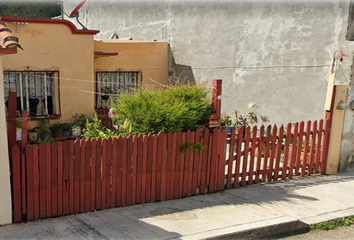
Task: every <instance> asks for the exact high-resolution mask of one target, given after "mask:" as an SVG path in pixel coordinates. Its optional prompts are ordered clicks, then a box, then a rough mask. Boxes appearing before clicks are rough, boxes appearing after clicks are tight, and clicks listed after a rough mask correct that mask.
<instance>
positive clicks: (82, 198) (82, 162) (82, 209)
mask: <svg viewBox="0 0 354 240" xmlns="http://www.w3.org/2000/svg"><path fill="white" fill-rule="evenodd" d="M80 146H81V148H80V204H79V205H80V212H85V168H86V167H85V165H86V158H85V153H86V141H85V140H81V141H80Z"/></svg>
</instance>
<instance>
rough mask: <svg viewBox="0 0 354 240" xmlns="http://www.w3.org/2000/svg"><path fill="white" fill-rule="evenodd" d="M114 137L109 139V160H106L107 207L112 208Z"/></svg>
mask: <svg viewBox="0 0 354 240" xmlns="http://www.w3.org/2000/svg"><path fill="white" fill-rule="evenodd" d="M112 144H113V143H112V138H111V137H110V138H108V139H107V160H106V176H105V178H106V195H107V198H106V203H107V205H106V207H107V208H111V207H112V189H111V181H112V178H111V176H112V153H113V150H112V147H113V146H112Z"/></svg>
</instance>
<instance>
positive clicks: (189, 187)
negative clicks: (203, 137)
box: [169, 132, 195, 197]
mask: <svg viewBox="0 0 354 240" xmlns="http://www.w3.org/2000/svg"><path fill="white" fill-rule="evenodd" d="M190 143H192V144H194V143H195V132H191V138H190ZM193 165H194V151H193V150H189V166H188V171H187V173H188V180H187V183H188V185H187V196H188V197H190V196H192V177H193ZM169 170H171V169H169Z"/></svg>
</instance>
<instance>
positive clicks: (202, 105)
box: [113, 84, 212, 135]
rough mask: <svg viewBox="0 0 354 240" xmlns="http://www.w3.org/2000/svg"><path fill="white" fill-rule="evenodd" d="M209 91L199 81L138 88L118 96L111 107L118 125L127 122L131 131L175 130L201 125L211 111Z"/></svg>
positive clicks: (193, 128)
mask: <svg viewBox="0 0 354 240" xmlns="http://www.w3.org/2000/svg"><path fill="white" fill-rule="evenodd" d="M209 93H210V90H209V89H208V88H207V87H206V86H205V85H202V84H193V85H178V86H171V87H170V88H165V89H139V90H137V91H136V93H135V94H134V95H122V96H120V97H119V99H118V101H119V104H118V105H114V106H113V109H114V110H115V111H116V113H117V115H116V116H115V120H116V121H117V123H118V124H119V125H123V123H124V121H129V122H130V123H131V127H132V132H131V133H132V134H133V135H138V134H139V133H142V134H148V133H149V132H152V133H155V134H156V133H158V132H160V131H161V132H164V133H167V132H179V131H187V130H188V129H190V130H195V129H197V128H199V127H201V125H202V122H203V120H206V119H208V118H209V117H210V115H211V111H212V105H211V98H210V97H209Z"/></svg>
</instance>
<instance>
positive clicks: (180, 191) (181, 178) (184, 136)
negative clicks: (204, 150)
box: [162, 133, 187, 198]
mask: <svg viewBox="0 0 354 240" xmlns="http://www.w3.org/2000/svg"><path fill="white" fill-rule="evenodd" d="M186 142H187V133H182V135H181V147H180V149H179V151H181V149H182V146H184V145H185V144H186ZM185 158H186V154H185V153H184V152H181V154H180V159H179V162H180V164H179V166H180V169H181V171H180V173H179V184H178V186H179V187H178V196H177V197H178V198H182V196H183V185H184V184H183V183H184V174H185V169H184V162H185ZM162 164H165V163H164V162H163V163H162Z"/></svg>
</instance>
